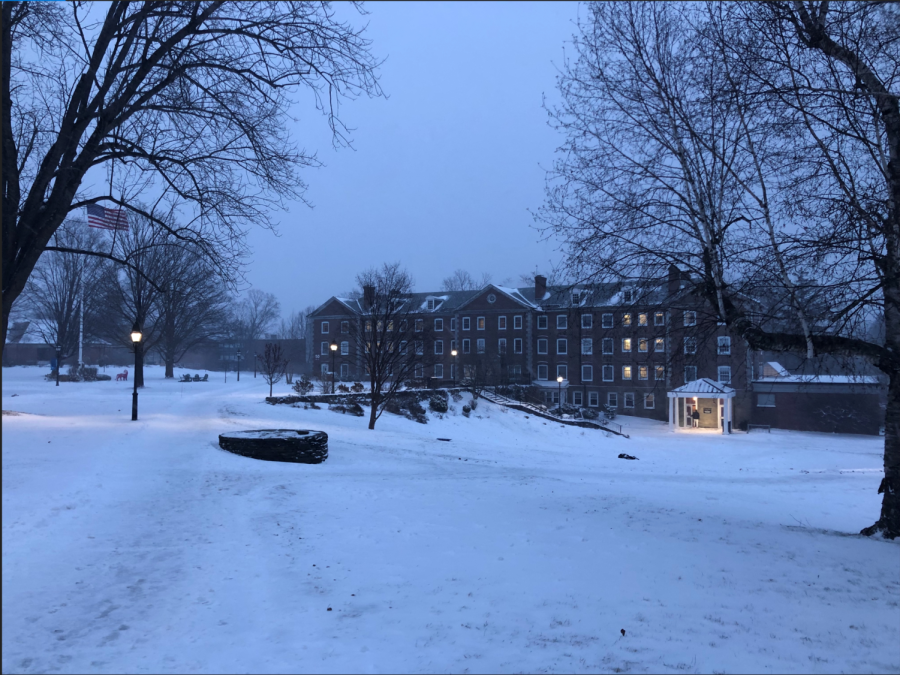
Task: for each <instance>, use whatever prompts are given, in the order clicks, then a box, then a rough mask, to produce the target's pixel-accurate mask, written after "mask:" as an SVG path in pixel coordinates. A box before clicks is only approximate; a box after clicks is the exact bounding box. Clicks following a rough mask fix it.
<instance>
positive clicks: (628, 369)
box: [622, 366, 634, 380]
mask: <svg viewBox="0 0 900 675" xmlns="http://www.w3.org/2000/svg"><path fill="white" fill-rule="evenodd" d="M633 375H634V371H633V367H632V366H622V379H623V380H631V377H632V376H633Z"/></svg>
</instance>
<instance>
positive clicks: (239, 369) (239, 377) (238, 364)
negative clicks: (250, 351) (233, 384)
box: [237, 347, 241, 382]
mask: <svg viewBox="0 0 900 675" xmlns="http://www.w3.org/2000/svg"><path fill="white" fill-rule="evenodd" d="M237 371H238V382H240V381H241V348H240V347H238V353H237Z"/></svg>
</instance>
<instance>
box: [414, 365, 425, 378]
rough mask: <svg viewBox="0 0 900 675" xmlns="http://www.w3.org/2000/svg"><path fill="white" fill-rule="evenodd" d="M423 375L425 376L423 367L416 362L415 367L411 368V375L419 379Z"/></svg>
mask: <svg viewBox="0 0 900 675" xmlns="http://www.w3.org/2000/svg"><path fill="white" fill-rule="evenodd" d="M424 376H425V368H423V367H422V364H416V367H415V369H414V370H413V377H415V378H418V379H421V378H423V377H424Z"/></svg>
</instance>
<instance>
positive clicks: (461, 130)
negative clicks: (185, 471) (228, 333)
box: [247, 2, 578, 316]
mask: <svg viewBox="0 0 900 675" xmlns="http://www.w3.org/2000/svg"><path fill="white" fill-rule="evenodd" d="M366 7H367V9H368V11H369V12H370V13H369V15H368V16H367V17H358V16H355V17H353V21H354V22H355V23H356V24H357V25H359V23H360V22H361V21H363V20H367V21H368V22H369V29H368V31H367V34H368V36H369V37H370V38H371V39H372V40H373V47H372V49H373V53H374V54H375V55H376V57H378V58H385V57H386V59H387V60H386V62H385V63H384V65H383V66H382V68H381V83H382V86H383V88H384V90H385V92H386V93H387V94H388V96H389V99H388V100H385V99H371V100H370V99H364V98H360V99H358V100H356V101H350V102H346V103H345V104H344V105H343V106H342V109H341V117H342V119H343V121H344V122H345V123H346V124H347V125H348V126H349V127H351V128H355V131H354V132H353V135H352V138H353V146H354V148H355V150H350V149H342V150H338V151H335V150H333V149H332V146H331V137H330V132H329V130H328V127H327V123H326V121H325V119H324V118H323V117H322V116H321V114H320V113H318V111H316V110H315V109H314V108H313V107H311V106H310V105H309V104H305V105H304V104H298V105H297V106H296V107H295V109H294V111H293V114H294V116H295V117H296V118H298V121H297V123H296V124H295V125H294V130H293V132H294V138H295V140H296V142H297V144H298V145H299V146H300V147H303V148H305V149H306V150H307V151H316V152H317V153H318V157H319V159H320V160H322V161H323V162H324V163H325V167H324V168H322V169H317V170H310V171H306V172H304V173H303V177H304V179H305V180H306V182H307V183H308V185H309V190H308V191H307V193H306V197H307V199H308V200H309V201H310V202H312V203H313V204H314V206H315V208H313V209H310V208H307V207H306V206H305V205H303V204H301V203H293V204H291V205H290V207H289V209H288V211H287V212H286V213H284V214H282V215H281V217H280V221H281V225H280V227H279V234H280V236H279V237H276V236H275V235H273V234H272V233H271V232H268V231H265V230H262V229H260V228H252V230H251V234H250V240H249V241H250V245H251V247H252V248H253V262H252V263H251V265H250V268H249V270H248V274H247V280H248V282H249V283H250V284H252V286H253V287H255V288H259V289H260V290H263V291H268V292H272V293H274V294H275V295H276V296H277V297H278V299H279V301H280V302H281V306H282V314H283V315H285V316H286V315H287V314H289V313H290V312H291V311H292V310H299V309H302V308H303V307H305V306H307V305H318V304H320V303H322V302H324V301H325V300H327V299H328V298H329V297H330V296H332V295H335V294H338V293H342V292H346V291H348V290H350V289H351V288H353V287H354V285H355V283H354V277H355V275H356V274H357V273H358V272H359V271H361V270H363V269H365V268H367V267H370V266H373V265H380V264H381V263H382V262H391V261H394V260H400V261H401V262H402V263H403V264H404V265H405V266H406V268H407V269H408V270H409V271H410V273H411V274H412V275H413V277H414V279H415V280H416V289H417V290H419V291H426V290H437V289H439V288H440V284H441V280H442V279H443V278H444V277H446V276H449V275H450V274H451V273H452V272H453V270H455V269H457V268H463V269H466V270H468V271H469V272H470V273H471V274H472V275H473V276H476V277H478V276H480V273H481V272H490V273H492V274H493V277H494V282H495V283H497V282H500V281H502V280H504V279H505V278H506V277H513V278H514V279H515V280H516V283H517V284H518V276H519V275H520V274H523V273H531V272H533V271H534V269H535V267H536V266H537V267H538V268H540V269H541V270H542V271H546V270H547V269H549V268H550V266H551V264H552V263H555V262H556V260H557V259H558V257H559V255H558V253H556V251H555V249H556V244H553V243H549V242H543V243H540V242H539V241H538V239H539V233H538V232H537V231H536V230H535V229H534V228H533V227H532V225H533V219H532V217H531V215H530V213H529V212H528V209H532V210H534V209H537V208H538V207H539V206H540V204H541V203H542V201H543V188H544V175H545V174H544V168H549V166H550V164H551V162H552V160H553V154H554V150H555V148H556V147H557V146H558V145H559V144H560V141H561V140H562V138H561V136H559V135H558V134H557V133H555V132H554V131H553V130H552V129H550V128H549V127H548V126H547V123H546V122H547V113H546V111H545V110H544V109H543V108H542V106H541V101H542V96H544V95H546V96H547V98H548V100H550V101H555V100H557V94H556V90H555V74H556V67H557V66H560V65H561V64H562V60H563V47H564V43H566V42H567V41H569V40H570V39H571V35H572V34H573V32H574V30H575V27H574V23H573V22H574V20H575V19H576V17H577V15H578V5H577V4H576V3H543V2H527V3H409V2H404V3H388V2H385V3H378V2H373V3H369V4H367V5H366ZM344 12H345V15H346V16H349V14H348V13H347V12H346V10H344Z"/></svg>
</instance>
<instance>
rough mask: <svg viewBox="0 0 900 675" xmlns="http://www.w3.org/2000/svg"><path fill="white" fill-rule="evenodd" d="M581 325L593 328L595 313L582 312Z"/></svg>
mask: <svg viewBox="0 0 900 675" xmlns="http://www.w3.org/2000/svg"><path fill="white" fill-rule="evenodd" d="M581 327H582V328H593V327H594V315H593V314H582V315H581Z"/></svg>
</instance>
